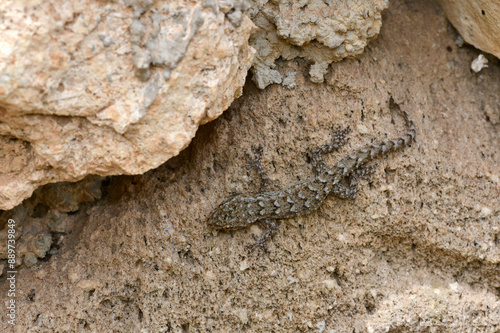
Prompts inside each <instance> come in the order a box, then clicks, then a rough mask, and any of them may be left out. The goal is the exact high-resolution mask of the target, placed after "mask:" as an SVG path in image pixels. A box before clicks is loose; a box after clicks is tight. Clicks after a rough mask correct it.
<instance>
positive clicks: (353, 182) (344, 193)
mask: <svg viewBox="0 0 500 333" xmlns="http://www.w3.org/2000/svg"><path fill="white" fill-rule="evenodd" d="M376 166H377V165H376V164H375V165H372V166H369V167H363V168H359V169H356V170H355V171H354V172H353V173H352V174H351V175H350V176H349V186H344V185H342V184H341V183H337V184H335V185H333V187H332V191H331V192H330V193H333V195H335V196H336V197H339V198H341V199H356V196H357V194H358V179H359V178H364V179H367V180H369V179H370V175H371V174H372V173H374V172H375V167H376Z"/></svg>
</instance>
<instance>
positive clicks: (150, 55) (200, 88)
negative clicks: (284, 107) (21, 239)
mask: <svg viewBox="0 0 500 333" xmlns="http://www.w3.org/2000/svg"><path fill="white" fill-rule="evenodd" d="M241 7H242V5H241V3H240V1H237V0H236V1H234V2H233V1H223V2H220V3H219V2H216V1H200V2H187V1H158V2H153V1H113V2H103V1H93V0H85V1H78V2H74V1H69V2H68V1H62V0H51V1H29V2H20V1H15V0H12V1H2V2H1V3H0V16H1V17H2V19H1V20H0V35H1V36H2V37H1V39H0V166H1V167H0V209H10V208H12V207H14V206H15V205H17V204H19V203H20V202H21V201H22V200H23V199H25V198H27V197H29V196H30V195H31V193H32V192H33V191H34V190H35V189H36V188H37V187H38V186H40V185H43V184H46V183H50V182H57V181H75V180H79V179H81V178H83V177H84V176H86V175H88V174H99V175H115V174H139V173H143V172H145V171H148V170H150V169H152V168H155V167H157V166H159V165H160V164H161V163H163V162H165V161H166V160H168V159H169V158H170V157H172V156H175V155H177V154H178V153H179V151H181V150H182V149H183V148H184V147H186V146H187V145H188V144H189V142H190V141H191V139H192V138H193V136H194V134H195V133H196V130H197V128H198V126H199V125H200V124H203V123H205V122H207V121H210V120H212V119H215V118H216V117H217V116H219V115H220V114H221V113H222V112H223V111H224V110H226V109H227V108H228V106H229V105H230V103H231V102H232V101H233V100H234V99H235V98H236V97H238V96H239V95H240V94H241V89H242V86H243V84H244V81H245V77H246V75H247V71H248V69H249V67H250V65H251V64H252V60H253V57H254V53H255V51H254V49H253V48H252V47H251V46H249V44H248V39H249V36H250V33H251V31H252V29H253V28H254V25H253V23H252V22H251V21H250V20H249V19H248V18H247V17H246V16H244V15H242V13H241Z"/></svg>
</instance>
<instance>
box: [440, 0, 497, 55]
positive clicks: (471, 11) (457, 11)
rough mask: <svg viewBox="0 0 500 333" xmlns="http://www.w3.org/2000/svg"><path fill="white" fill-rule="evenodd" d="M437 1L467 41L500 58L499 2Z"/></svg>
mask: <svg viewBox="0 0 500 333" xmlns="http://www.w3.org/2000/svg"><path fill="white" fill-rule="evenodd" d="M438 3H439V4H440V5H441V8H442V9H443V11H444V12H445V14H446V16H447V17H448V20H450V22H451V23H452V24H453V26H454V27H455V28H456V29H457V30H458V32H460V35H462V37H463V38H464V40H465V41H466V42H467V43H469V44H472V45H474V46H475V47H477V48H478V49H480V50H483V51H484V52H488V53H491V54H493V55H495V56H496V57H497V58H500V2H498V1H495V0H453V1H452V0H438Z"/></svg>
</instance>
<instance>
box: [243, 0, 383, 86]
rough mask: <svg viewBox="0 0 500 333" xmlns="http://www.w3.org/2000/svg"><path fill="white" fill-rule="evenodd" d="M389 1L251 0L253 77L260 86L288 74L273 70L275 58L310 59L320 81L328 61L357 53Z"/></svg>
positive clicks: (314, 76) (315, 78)
mask: <svg viewBox="0 0 500 333" xmlns="http://www.w3.org/2000/svg"><path fill="white" fill-rule="evenodd" d="M387 6H388V1H387V0H369V1H366V0H354V1H341V0H330V1H323V0H308V1H293V0H280V1H255V0H253V1H252V6H251V7H250V9H249V10H248V15H249V16H250V17H251V18H252V21H253V22H254V23H255V25H256V26H257V27H258V29H257V31H256V32H255V34H254V35H253V36H252V39H251V45H253V46H254V47H255V49H256V50H257V56H256V59H255V63H254V65H253V66H252V73H253V74H254V75H253V81H254V82H255V84H256V85H257V86H258V87H259V88H261V89H264V88H265V87H266V86H268V85H269V84H271V83H283V85H284V86H287V83H286V82H284V80H285V77H286V76H287V74H288V73H280V72H279V71H277V70H276V69H275V66H276V65H275V63H276V60H277V59H278V58H280V57H281V58H283V59H286V60H292V59H295V58H304V59H306V60H308V61H311V62H313V64H312V65H311V67H310V69H309V76H310V80H311V81H313V82H316V83H321V82H323V80H324V75H325V74H326V72H327V69H328V66H329V65H330V64H331V63H332V62H335V61H340V60H342V59H344V58H346V57H353V56H356V55H359V54H361V53H362V52H363V51H364V49H365V47H366V45H367V44H368V42H369V41H370V40H371V39H373V38H374V37H376V36H377V35H378V33H379V31H380V27H381V26H382V17H381V12H382V10H384V9H386V8H387Z"/></svg>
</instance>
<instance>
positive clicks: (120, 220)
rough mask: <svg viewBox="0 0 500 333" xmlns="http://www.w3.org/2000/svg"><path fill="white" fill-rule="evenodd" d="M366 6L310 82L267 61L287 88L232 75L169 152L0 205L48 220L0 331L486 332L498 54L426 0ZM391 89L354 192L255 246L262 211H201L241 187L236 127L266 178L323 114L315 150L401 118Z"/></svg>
mask: <svg viewBox="0 0 500 333" xmlns="http://www.w3.org/2000/svg"><path fill="white" fill-rule="evenodd" d="M236 16H237V15H236ZM236 18H237V17H236ZM382 20H383V22H384V25H383V26H382V29H381V31H380V34H379V37H378V38H377V39H376V40H374V41H372V42H371V43H370V45H369V47H368V48H366V50H365V52H364V53H363V54H362V55H361V56H360V57H359V58H358V59H348V60H344V61H342V62H339V63H336V64H334V65H333V66H332V67H331V68H330V69H329V70H328V73H327V74H326V75H325V80H324V82H323V83H321V84H316V83H313V82H311V80H310V77H309V74H308V72H309V66H310V64H311V63H309V62H306V61H305V60H300V59H298V60H294V61H290V62H283V61H278V62H277V66H276V70H277V71H279V72H280V73H288V72H295V73H296V75H295V83H296V87H295V88H294V89H288V88H285V87H282V86H280V85H271V86H269V87H268V88H266V89H265V90H260V89H258V88H257V87H256V86H255V85H254V83H252V81H251V80H250V77H248V78H247V84H246V85H245V88H244V92H243V96H242V97H240V98H239V99H238V100H236V101H235V102H234V103H233V104H232V105H231V107H230V108H229V110H227V111H226V112H224V114H223V115H222V116H221V117H219V118H218V119H217V120H215V121H213V122H210V123H208V124H206V125H204V126H202V127H201V128H200V129H199V131H198V133H197V134H196V137H195V139H194V140H193V142H192V143H191V144H190V145H189V147H188V148H187V149H185V150H184V151H182V152H181V154H180V155H179V156H177V157H175V158H173V159H171V160H170V161H168V162H167V163H165V164H163V165H162V166H160V167H159V168H157V169H155V170H152V171H149V172H148V173H146V174H144V175H142V176H120V177H112V178H109V179H107V180H106V181H105V182H103V183H102V185H101V186H102V188H101V189H102V190H101V191H100V192H98V191H95V189H94V187H93V186H94V185H92V184H94V183H89V185H88V186H90V189H87V191H89V192H91V193H95V195H94V196H93V197H94V198H95V200H97V201H95V202H94V203H91V202H90V203H84V204H81V205H80V206H78V210H77V211H74V212H70V213H67V214H66V213H64V214H62V213H61V214H60V215H58V216H56V217H54V209H57V207H58V205H50V204H48V203H46V204H43V200H41V199H36V200H39V201H36V202H33V203H31V204H30V205H28V206H26V207H25V208H24V209H22V208H18V209H17V210H12V211H9V212H5V213H3V214H2V215H1V217H2V221H4V220H6V219H7V218H13V219H14V220H16V223H17V224H18V225H22V224H23V223H26V225H25V227H24V230H27V232H28V234H29V230H28V229H29V228H28V227H29V226H32V225H33V226H40V225H47V224H48V223H52V224H54V223H55V222H54V221H60V222H59V223H55V225H54V226H53V227H51V228H48V229H43V230H48V231H44V235H47V233H48V235H49V236H51V237H52V239H53V245H51V248H50V249H48V251H47V255H45V257H43V259H41V261H38V262H36V260H32V259H33V255H34V256H36V255H37V253H35V252H30V253H33V255H30V257H29V258H28V259H29V263H31V264H32V263H33V262H36V263H35V264H33V265H32V266H31V268H29V269H27V268H22V267H21V266H20V268H19V273H18V274H17V281H18V290H17V292H16V302H17V305H18V309H19V312H18V316H17V319H16V325H15V326H10V325H8V324H7V317H6V311H5V310H1V311H0V319H1V320H0V331H2V332H4V331H5V332H10V331H13V332H51V331H57V332H75V331H77V332H87V331H88V332H94V331H95V332H112V331H122V332H141V331H142V332H202V331H203V332H394V333H395V332H449V331H450V330H452V331H453V332H470V331H474V332H498V331H499V330H500V312H499V311H500V309H499V299H500V293H499V290H500V272H499V265H500V202H499V200H498V198H499V197H500V160H499V159H500V157H499V154H498V152H499V151H500V142H499V135H500V134H499V133H500V128H499V127H500V113H499V105H500V95H499V94H498V91H499V89H500V67H499V66H498V64H497V63H490V66H489V67H488V68H486V69H483V70H482V71H481V72H479V73H474V72H472V71H471V70H470V63H471V61H472V60H473V59H475V58H477V56H478V53H479V51H478V50H476V49H473V48H471V47H464V48H459V47H457V46H456V44H455V43H454V41H455V40H456V38H457V34H456V32H455V30H454V29H453V28H452V27H451V25H450V24H449V23H448V21H447V19H446V17H445V15H444V13H443V12H442V11H441V10H440V9H439V7H437V5H436V4H435V3H434V2H430V1H422V2H418V4H417V3H413V2H393V3H391V6H390V7H389V8H388V9H387V10H386V11H384V12H383V13H382ZM391 96H392V97H393V98H394V100H395V101H396V103H398V104H399V105H400V107H401V108H402V109H403V110H405V111H406V112H408V113H409V115H410V116H411V118H412V119H413V120H414V121H415V124H416V126H417V141H416V142H415V143H413V144H411V146H409V147H406V148H405V149H403V150H401V151H399V152H396V153H393V154H390V155H388V156H386V157H384V158H379V159H378V160H377V161H376V163H377V166H376V168H375V170H376V172H375V173H374V174H373V175H372V177H371V180H370V181H366V180H362V181H361V183H360V186H359V193H358V197H357V199H356V200H354V201H352V200H342V199H337V198H335V197H329V198H328V199H327V200H326V201H325V203H324V204H323V206H322V207H321V208H320V209H319V210H318V211H316V212H314V213H313V214H310V215H307V216H304V217H299V218H293V219H289V220H286V221H281V224H280V230H279V232H278V233H277V235H276V236H275V237H274V239H273V240H271V241H270V243H269V251H270V252H269V253H268V254H264V253H261V255H260V256H258V255H257V253H252V254H248V253H247V252H246V251H245V245H247V244H249V243H251V242H253V239H254V236H257V235H259V234H261V233H262V232H263V231H264V229H263V228H262V227H261V226H259V225H255V226H252V227H251V228H248V229H246V230H242V231H236V232H227V233H225V232H215V231H212V230H210V229H209V228H208V227H207V225H206V223H205V220H206V218H207V216H208V214H209V213H210V212H211V210H212V209H213V208H214V207H216V206H217V205H218V204H219V203H220V202H221V201H222V200H224V199H226V198H227V197H228V196H230V195H232V194H235V193H242V192H252V191H255V190H256V189H257V187H258V181H257V178H256V176H255V174H254V173H253V172H252V171H251V170H249V169H248V168H247V166H246V162H245V160H244V151H245V150H246V151H248V150H250V147H251V146H252V145H258V144H262V145H263V146H264V147H265V153H264V157H263V165H264V167H265V168H266V169H267V170H268V172H269V174H270V176H271V179H272V186H273V187H274V188H276V189H278V188H280V187H282V186H284V185H286V184H290V183H292V182H295V181H297V180H300V179H305V178H307V177H310V176H311V175H312V174H313V172H312V168H311V166H310V164H309V163H308V161H307V152H308V150H309V149H310V148H311V147H313V146H316V145H319V144H323V143H325V142H327V141H328V140H329V139H330V138H331V133H332V130H333V129H334V128H335V127H336V126H339V125H340V126H342V127H344V126H347V125H349V126H350V127H351V128H352V129H353V131H352V133H351V135H350V138H351V139H350V141H349V142H348V144H346V145H345V146H344V147H343V148H342V149H341V150H340V151H339V152H338V153H332V154H329V155H328V156H327V157H326V160H327V163H328V164H329V165H333V164H334V163H335V161H337V160H339V159H340V158H341V157H343V156H344V155H346V154H349V153H350V152H352V151H354V150H355V149H357V148H360V147H362V146H364V145H366V144H370V143H372V142H376V141H379V140H382V139H385V138H390V137H397V136H398V135H399V134H401V133H403V132H404V131H405V126H404V123H403V121H402V119H401V117H400V116H399V115H398V114H397V113H393V112H391V110H390V108H389V100H390V98H391ZM85 188H88V187H85ZM41 192H42V191H41ZM47 193H51V192H50V191H48V192H47ZM56 197H57V196H56ZM77 197H78V195H74V198H77ZM99 198H100V199H99ZM33 200H35V199H33ZM75 200H76V199H75ZM57 202H59V203H61V202H63V201H62V199H58V201H57ZM69 202H72V201H69ZM45 206H46V207H45ZM20 207H21V206H20ZM36 207H39V208H38V209H37V208H36ZM44 207H45V208H44ZM61 218H63V220H64V221H65V223H62V222H61V220H60V219H61ZM57 219H59V220H57ZM51 221H52V222H51ZM28 222H29V223H28ZM35 222H37V223H35ZM33 228H35V227H33ZM62 230H64V232H62ZM56 238H57V239H56ZM44 239H45V238H44ZM38 254H40V253H38ZM35 259H36V258H35ZM4 277H5V275H3V276H2V281H5V280H4ZM8 289H9V286H8V284H7V283H3V284H2V285H0V295H2V296H1V297H2V298H1V299H2V300H3V301H4V302H5V301H6V300H7V297H5V296H4V295H7V291H8Z"/></svg>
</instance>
